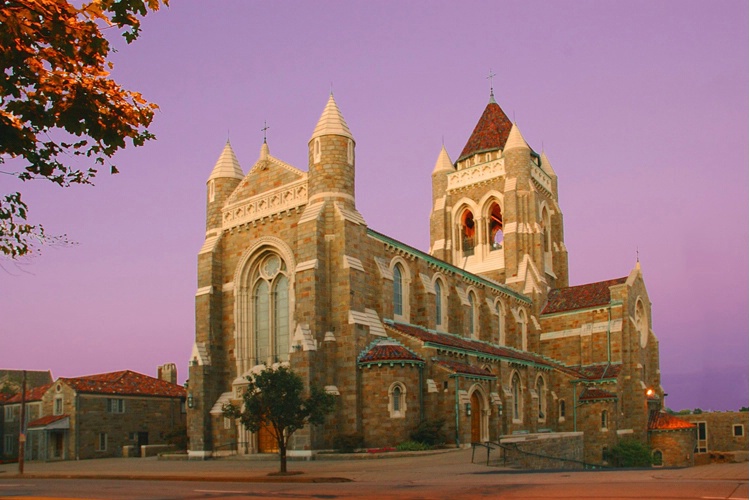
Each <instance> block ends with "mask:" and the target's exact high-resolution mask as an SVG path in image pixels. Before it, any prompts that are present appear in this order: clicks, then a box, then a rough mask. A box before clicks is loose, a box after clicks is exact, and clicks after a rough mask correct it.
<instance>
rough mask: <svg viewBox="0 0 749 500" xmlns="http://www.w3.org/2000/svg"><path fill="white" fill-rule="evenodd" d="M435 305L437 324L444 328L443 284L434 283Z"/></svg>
mask: <svg viewBox="0 0 749 500" xmlns="http://www.w3.org/2000/svg"><path fill="white" fill-rule="evenodd" d="M434 305H435V313H434V314H435V324H436V325H437V327H438V328H439V327H442V326H443V325H442V282H441V281H440V280H435V281H434Z"/></svg>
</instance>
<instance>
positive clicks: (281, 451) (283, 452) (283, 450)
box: [278, 440, 286, 474]
mask: <svg viewBox="0 0 749 500" xmlns="http://www.w3.org/2000/svg"><path fill="white" fill-rule="evenodd" d="M281 441H284V440H281ZM278 444H279V446H278V455H279V457H280V458H281V474H285V473H286V443H284V442H280V443H278Z"/></svg>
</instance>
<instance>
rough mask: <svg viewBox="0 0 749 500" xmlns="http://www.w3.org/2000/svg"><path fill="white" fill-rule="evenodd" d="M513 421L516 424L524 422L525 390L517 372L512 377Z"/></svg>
mask: <svg viewBox="0 0 749 500" xmlns="http://www.w3.org/2000/svg"><path fill="white" fill-rule="evenodd" d="M512 420H513V421H515V422H522V420H523V388H522V386H521V385H520V376H519V375H518V374H517V372H515V373H514V374H513V375H512Z"/></svg>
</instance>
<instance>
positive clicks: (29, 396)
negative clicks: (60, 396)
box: [5, 384, 52, 404]
mask: <svg viewBox="0 0 749 500" xmlns="http://www.w3.org/2000/svg"><path fill="white" fill-rule="evenodd" d="M51 386H52V384H46V385H42V386H39V387H34V388H32V389H26V402H27V403H31V402H34V401H41V400H42V396H44V393H45V392H47V389H49V388H50V387H51ZM5 402H6V403H7V404H13V403H20V402H21V393H20V392H17V393H15V394H13V395H12V396H11V397H10V398H8V400H7V401H5Z"/></svg>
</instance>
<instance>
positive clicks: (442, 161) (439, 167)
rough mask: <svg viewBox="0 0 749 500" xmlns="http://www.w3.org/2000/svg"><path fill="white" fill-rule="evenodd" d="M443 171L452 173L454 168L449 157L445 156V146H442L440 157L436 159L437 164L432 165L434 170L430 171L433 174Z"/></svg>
mask: <svg viewBox="0 0 749 500" xmlns="http://www.w3.org/2000/svg"><path fill="white" fill-rule="evenodd" d="M445 170H447V171H450V172H452V171H453V170H455V167H454V166H453V161H452V160H451V159H450V155H449V154H447V149H445V145H444V144H443V145H442V150H441V151H440V155H439V156H438V157H437V163H435V164H434V170H432V173H433V174H434V173H436V172H441V171H445Z"/></svg>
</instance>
